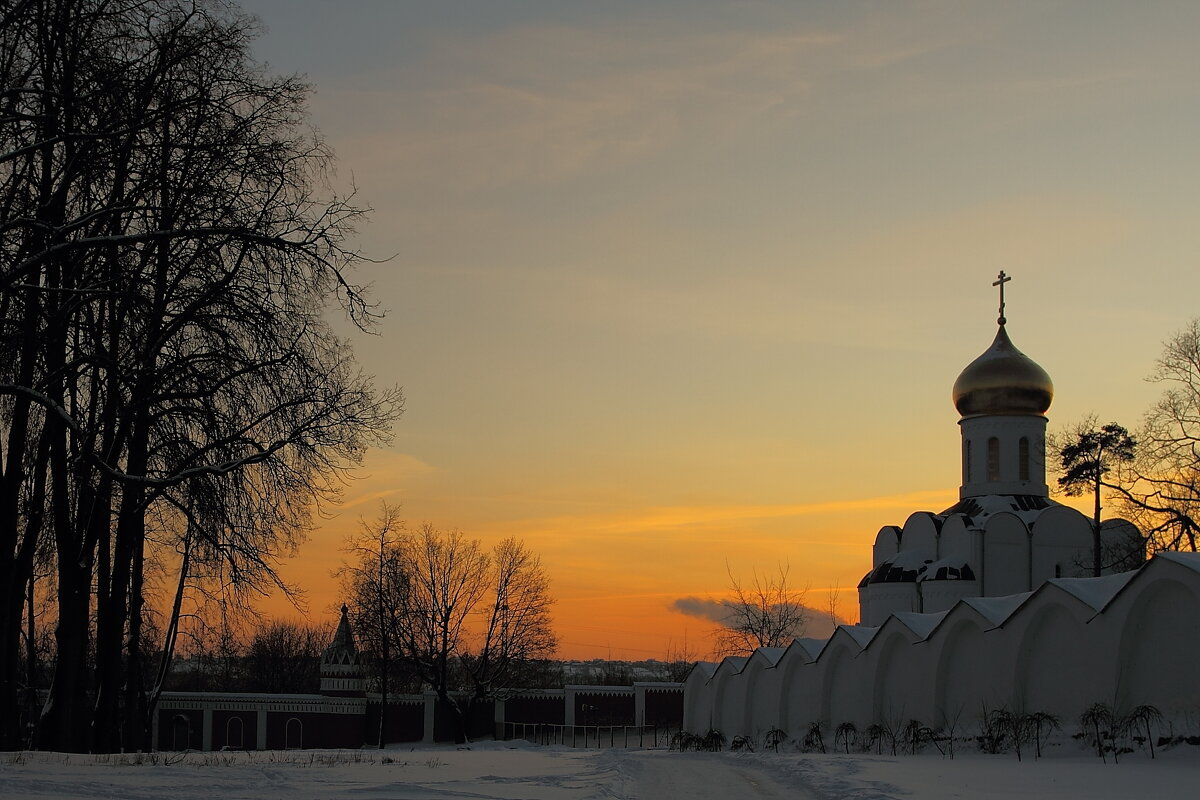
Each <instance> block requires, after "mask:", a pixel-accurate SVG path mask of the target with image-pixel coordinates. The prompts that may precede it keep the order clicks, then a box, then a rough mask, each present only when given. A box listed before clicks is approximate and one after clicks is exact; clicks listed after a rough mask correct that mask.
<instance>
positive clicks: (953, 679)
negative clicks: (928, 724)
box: [927, 605, 998, 730]
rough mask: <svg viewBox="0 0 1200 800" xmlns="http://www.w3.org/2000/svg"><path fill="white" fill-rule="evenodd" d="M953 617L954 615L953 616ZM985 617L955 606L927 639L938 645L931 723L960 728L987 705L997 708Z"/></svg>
mask: <svg viewBox="0 0 1200 800" xmlns="http://www.w3.org/2000/svg"><path fill="white" fill-rule="evenodd" d="M951 617H953V618H951ZM982 625H983V620H981V619H980V618H979V617H977V616H976V615H974V614H973V613H972V612H970V611H969V610H967V609H965V608H964V607H963V606H961V605H960V606H956V607H955V609H953V610H952V611H951V612H950V614H948V615H947V618H946V620H945V621H944V622H943V623H942V625H941V626H939V627H938V629H937V630H936V631H934V633H933V634H932V635H931V636H930V638H929V639H928V641H927V646H931V647H934V648H936V651H937V658H936V662H937V670H936V672H935V673H934V674H935V677H934V689H933V696H934V717H935V719H934V720H933V722H932V724H934V725H945V726H955V727H958V728H959V729H960V730H961V729H962V727H963V726H964V725H966V724H968V723H969V722H971V721H973V720H974V719H975V718H977V717H978V716H979V713H980V712H979V710H980V709H981V708H982V707H983V705H984V704H987V705H988V707H989V708H995V707H997V705H998V704H997V703H996V702H995V696H996V691H995V688H996V687H995V685H994V681H993V680H992V678H991V673H992V666H993V665H992V663H991V660H990V659H989V658H988V653H987V645H986V642H985V641H984V640H985V633H984V631H983V627H982Z"/></svg>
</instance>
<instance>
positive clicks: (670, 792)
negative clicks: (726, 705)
mask: <svg viewBox="0 0 1200 800" xmlns="http://www.w3.org/2000/svg"><path fill="white" fill-rule="evenodd" d="M599 763H600V764H601V765H604V764H606V763H607V764H608V765H609V770H607V771H606V773H607V774H604V773H602V774H604V777H606V778H607V779H608V782H607V783H606V784H605V785H604V786H602V787H601V790H600V791H599V792H598V793H597V794H596V795H595V796H596V797H597V798H604V800H610V799H611V800H662V798H676V797H677V798H688V800H731V798H737V800H783V799H784V798H788V800H817V797H816V795H814V794H812V793H811V792H810V791H808V790H806V789H805V787H802V786H800V785H799V784H798V783H797V782H796V781H795V780H788V779H786V778H782V779H781V778H779V777H776V776H774V775H772V774H771V773H770V772H768V771H767V770H766V769H764V768H763V766H762V765H761V764H757V763H753V762H750V761H742V762H738V761H733V760H731V759H728V758H722V757H718V756H715V755H714V754H711V753H666V752H663V751H662V750H606V751H604V752H603V753H601V754H600V758H599ZM781 781H783V782H781Z"/></svg>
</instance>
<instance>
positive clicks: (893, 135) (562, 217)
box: [243, 0, 1200, 658]
mask: <svg viewBox="0 0 1200 800" xmlns="http://www.w3.org/2000/svg"><path fill="white" fill-rule="evenodd" d="M243 6H244V7H245V8H246V9H247V10H249V11H251V12H252V13H255V14H257V15H259V16H260V17H261V18H262V20H263V22H264V25H265V31H264V34H263V36H262V38H261V39H260V40H259V42H258V43H257V47H256V52H257V55H258V57H259V58H260V59H262V60H265V61H267V62H268V63H269V65H270V68H271V69H272V70H273V71H276V72H283V73H292V72H299V73H303V74H305V75H306V76H307V78H308V80H309V81H310V82H311V83H312V85H313V86H314V88H315V94H314V95H313V97H312V101H311V111H312V121H313V123H314V124H315V125H316V126H317V127H318V128H319V129H320V130H321V131H322V132H323V133H324V134H325V136H326V137H327V139H328V141H329V143H330V144H331V145H332V147H333V148H334V149H335V150H336V152H337V155H338V162H339V174H338V175H337V176H336V179H335V180H336V182H337V183H338V185H340V186H342V187H346V186H349V185H350V184H351V183H353V184H354V185H356V186H357V188H358V192H359V195H358V196H359V199H360V200H361V201H362V202H364V203H366V204H369V205H370V206H371V207H372V208H373V209H374V213H373V215H372V220H371V222H370V224H369V225H364V226H363V227H362V228H361V229H360V231H359V235H358V239H357V241H358V243H359V245H360V246H361V247H362V249H363V250H364V251H365V252H366V253H368V254H370V255H371V256H373V257H375V258H380V259H386V258H389V257H390V260H387V261H386V262H385V263H381V264H377V265H367V266H366V267H364V269H363V270H362V271H361V273H360V277H361V279H362V280H363V281H365V282H369V283H371V284H373V293H374V297H375V298H376V299H377V300H378V301H379V302H380V303H381V305H382V306H383V307H384V308H386V309H387V311H388V316H387V318H386V319H385V320H384V322H383V323H382V325H381V326H380V328H379V332H378V335H377V336H374V337H365V336H357V337H355V339H354V346H355V349H356V352H357V353H358V355H359V358H360V360H361V362H362V364H363V366H364V369H365V370H366V371H368V372H370V373H372V374H374V375H375V376H376V377H377V380H378V382H379V383H380V384H384V385H393V384H397V385H400V386H402V387H403V389H404V393H405V395H406V398H407V403H406V410H405V413H404V415H403V418H402V419H401V421H400V422H399V423H398V424H397V426H396V432H395V441H394V443H393V445H392V446H391V447H389V448H387V449H382V450H377V451H374V452H372V453H371V454H370V456H369V457H368V459H367V462H366V464H365V465H364V468H363V469H362V470H361V471H360V472H359V474H358V475H359V477H358V479H357V480H356V481H355V482H354V483H353V484H352V485H351V486H349V487H348V489H347V496H346V502H345V504H344V505H342V506H341V507H340V508H337V509H333V510H332V516H331V517H330V518H329V519H327V520H324V521H323V522H322V523H321V524H320V526H319V528H318V529H317V530H316V531H315V532H314V534H313V536H312V538H311V541H310V542H309V543H308V544H307V545H305V546H304V548H303V549H302V550H301V553H300V555H299V556H298V557H297V558H296V559H294V560H292V561H290V562H289V563H287V564H286V565H285V566H284V574H285V575H286V576H287V577H288V578H289V579H290V580H292V581H294V582H296V583H297V584H299V585H301V586H303V587H304V588H305V589H306V590H307V592H308V597H309V606H310V608H309V616H310V619H312V620H314V621H324V620H327V619H329V618H331V613H332V612H331V610H332V608H333V607H334V606H336V605H338V604H340V598H339V597H338V596H337V584H336V581H335V580H334V579H333V578H332V577H330V574H329V573H330V570H331V568H333V567H335V566H336V565H337V563H338V562H339V561H340V560H341V558H342V555H341V553H340V552H339V550H338V548H339V545H340V544H341V542H342V540H343V538H344V536H345V533H346V532H347V531H349V530H350V529H352V528H353V527H354V525H355V524H356V521H357V520H358V518H359V517H360V516H365V517H368V518H369V517H371V516H373V515H374V514H376V513H377V511H378V507H379V502H380V500H387V501H389V502H393V503H399V504H401V506H402V510H403V515H404V516H405V518H406V519H407V520H408V521H409V523H410V524H411V525H413V526H414V527H415V526H416V525H417V524H419V523H421V522H423V521H429V522H432V523H434V524H436V525H438V526H441V527H446V528H458V529H461V530H462V531H463V532H464V533H466V534H468V535H470V536H474V537H478V538H479V539H481V540H483V541H484V542H487V543H491V542H493V541H495V540H497V539H498V538H500V537H502V536H508V535H517V536H520V537H522V538H523V539H524V540H525V541H526V542H527V543H528V544H529V545H530V546H531V547H532V548H533V549H534V550H536V551H537V552H539V553H540V554H541V555H542V558H543V561H544V563H545V565H546V567H547V570H548V571H549V574H550V577H551V580H552V583H553V591H554V594H555V596H556V597H557V598H558V603H557V606H556V609H555V618H556V625H557V630H558V633H559V635H560V637H561V639H562V641H563V645H562V648H561V655H562V656H564V657H589V658H590V657H597V656H598V657H612V658H662V657H664V656H666V655H667V653H668V651H669V650H679V649H681V648H682V647H683V644H684V642H685V640H686V642H687V648H688V649H689V650H691V651H692V652H693V654H695V655H705V654H707V652H708V650H709V647H710V645H711V643H710V641H709V640H708V638H707V635H708V631H709V629H710V625H709V623H707V622H706V621H705V620H703V619H701V618H699V617H697V616H689V615H688V614H685V613H683V612H682V611H681V610H680V609H693V610H697V609H701V607H702V605H703V603H702V601H703V600H705V599H708V598H712V597H716V596H719V595H720V594H721V592H722V591H723V590H724V589H725V587H726V585H727V583H728V578H727V576H726V564H727V563H728V565H729V568H730V569H731V570H732V571H733V572H734V573H735V574H738V575H743V576H748V575H749V574H750V573H751V571H752V570H754V569H758V570H760V571H761V570H774V569H775V567H776V565H777V564H779V563H787V564H790V568H791V578H792V582H793V583H794V584H797V585H799V586H808V587H809V590H808V602H809V603H810V604H811V605H814V606H817V607H819V608H825V607H827V605H828V595H829V590H830V587H835V586H840V587H841V593H840V600H839V610H840V611H841V612H842V614H843V615H844V616H846V617H849V618H850V619H851V620H853V619H854V618H855V617H856V614H857V592H856V590H855V588H854V587H855V584H856V583H857V581H858V579H859V578H861V577H862V575H863V574H864V573H865V572H866V571H867V569H868V568H869V566H870V546H871V543H872V541H873V540H874V536H875V533H876V531H877V530H878V529H879V527H880V526H882V525H885V524H899V523H902V522H903V521H904V519H905V518H906V517H907V516H908V514H909V513H910V512H912V511H914V510H920V509H927V510H933V511H940V510H942V509H943V508H945V507H947V506H949V505H951V504H952V503H953V502H954V501H955V500H956V499H957V487H958V484H959V460H958V454H959V438H958V437H959V432H958V426H957V424H956V423H957V419H958V417H957V414H956V413H955V411H954V409H953V406H952V405H951V403H950V388H951V385H952V384H953V382H954V379H955V377H956V376H957V375H958V373H959V371H960V370H961V369H962V368H963V367H964V366H965V365H966V364H967V363H968V362H970V361H971V360H972V359H973V358H975V357H976V356H977V355H979V353H981V352H982V351H983V350H984V349H985V348H986V347H987V346H988V344H989V343H990V342H991V339H992V336H993V335H994V332H995V317H996V305H997V296H996V292H995V290H994V289H993V288H992V286H991V283H992V281H993V280H994V279H995V276H996V273H997V272H998V271H999V270H1001V269H1003V270H1005V271H1007V272H1008V273H1010V274H1011V275H1012V276H1013V281H1012V282H1011V283H1010V284H1008V289H1007V300H1008V307H1007V312H1008V320H1009V326H1008V327H1009V331H1010V334H1011V336H1012V339H1013V341H1014V343H1015V344H1016V345H1017V346H1018V347H1019V348H1021V349H1022V350H1023V351H1024V352H1025V353H1026V354H1027V355H1029V356H1030V357H1032V358H1033V359H1035V360H1036V361H1038V362H1039V363H1040V364H1041V365H1042V366H1043V367H1045V368H1046V370H1047V371H1048V372H1049V373H1050V375H1051V376H1052V378H1053V379H1054V382H1055V386H1056V398H1055V402H1054V405H1053V406H1052V407H1051V409H1050V412H1049V415H1050V418H1051V423H1050V424H1051V429H1054V428H1055V427H1056V426H1061V425H1065V424H1068V423H1071V422H1074V421H1077V420H1078V419H1080V418H1081V417H1083V416H1084V415H1086V414H1088V413H1089V412H1095V413H1096V414H1098V415H1099V417H1100V418H1101V419H1102V421H1108V420H1117V421H1119V422H1122V423H1123V424H1125V425H1127V426H1129V427H1133V426H1135V425H1136V424H1137V422H1138V420H1139V418H1140V416H1141V414H1142V412H1143V411H1144V410H1145V409H1146V408H1147V407H1148V406H1149V405H1150V403H1151V402H1152V401H1153V399H1154V398H1155V396H1156V395H1157V393H1158V389H1157V388H1156V387H1155V386H1154V385H1152V384H1149V383H1147V382H1146V381H1145V380H1144V379H1145V378H1146V376H1147V375H1148V374H1149V372H1150V371H1151V369H1152V367H1153V362H1154V359H1155V357H1156V356H1157V355H1158V353H1159V351H1160V349H1161V343H1162V341H1163V340H1164V339H1165V338H1167V337H1168V336H1170V335H1171V334H1172V333H1173V332H1174V331H1176V330H1178V329H1179V328H1181V327H1182V326H1183V325H1184V324H1185V323H1186V322H1187V321H1188V320H1189V319H1190V318H1192V317H1193V316H1195V315H1197V314H1200V303H1198V302H1197V299H1198V298H1200V270H1197V268H1196V253H1197V251H1198V245H1200V222H1198V220H1200V214H1198V212H1200V156H1198V153H1197V150H1198V148H1200V48H1197V47H1196V44H1195V37H1196V32H1197V31H1198V30H1200V4H1196V3H1191V2H1153V3H1126V2H1097V1H1096V0H1087V1H1086V2H1069V1H1065V2H1013V3H993V2H887V3H867V2H862V3H860V2H838V3H832V2H697V1H696V0H687V2H683V1H682V0H681V1H680V2H655V1H654V0H651V1H650V2H646V1H645V0H642V1H640V2H603V3H599V2H513V3H510V2H495V0H486V1H484V2H469V3H468V2H437V3H423V2H383V1H379V2H358V1H356V2H345V1H344V0H343V1H342V2H309V1H304V0H245V2H243ZM267 607H268V608H270V609H272V611H273V613H278V614H279V615H281V616H289V615H292V616H295V615H296V614H297V613H298V612H296V611H294V610H290V609H288V608H286V607H284V606H283V605H282V604H278V603H276V605H270V604H268V606H267ZM814 630H815V631H818V632H819V628H815V627H814Z"/></svg>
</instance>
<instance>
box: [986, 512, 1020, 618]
mask: <svg viewBox="0 0 1200 800" xmlns="http://www.w3.org/2000/svg"><path fill="white" fill-rule="evenodd" d="M1029 588H1030V586H1029V529H1028V528H1026V527H1025V523H1024V522H1022V521H1021V518H1020V517H1018V516H1017V515H1016V514H1010V513H1008V512H1007V511H1001V512H1000V513H999V514H993V515H992V516H991V517H989V518H988V520H987V522H986V523H985V524H984V531H983V591H984V594H986V595H987V596H989V597H998V596H1001V595H1006V594H1019V593H1020V592H1027V591H1029Z"/></svg>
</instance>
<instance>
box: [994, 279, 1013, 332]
mask: <svg viewBox="0 0 1200 800" xmlns="http://www.w3.org/2000/svg"><path fill="white" fill-rule="evenodd" d="M1011 280H1012V276H1011V275H1005V274H1004V270H1000V275H999V277H998V278H997V279H996V280H994V281H992V286H999V287H1000V319H998V320H996V322H998V323H1000V324H1001V325H1003V324H1004V323H1005V322H1007V321H1008V320H1006V319H1005V318H1004V284H1006V283H1008V282H1009V281H1011Z"/></svg>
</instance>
